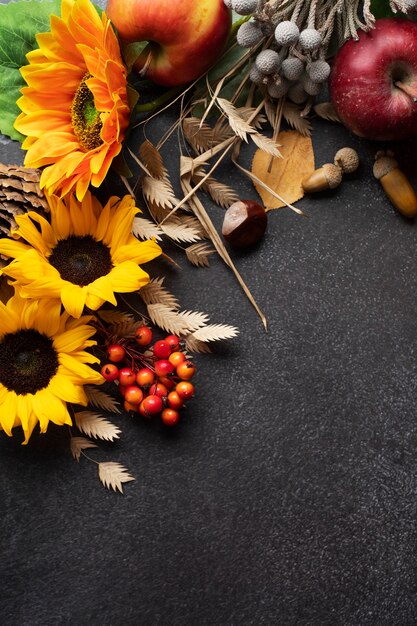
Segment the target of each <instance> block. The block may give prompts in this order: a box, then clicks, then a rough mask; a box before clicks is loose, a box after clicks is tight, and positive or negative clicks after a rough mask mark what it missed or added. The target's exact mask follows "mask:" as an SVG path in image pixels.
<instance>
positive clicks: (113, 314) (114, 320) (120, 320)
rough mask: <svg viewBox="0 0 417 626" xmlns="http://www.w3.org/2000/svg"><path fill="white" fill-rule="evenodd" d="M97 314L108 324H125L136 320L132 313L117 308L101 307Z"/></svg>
mask: <svg viewBox="0 0 417 626" xmlns="http://www.w3.org/2000/svg"><path fill="white" fill-rule="evenodd" d="M97 315H98V316H99V317H101V319H102V320H104V321H105V322H107V323H108V324H124V323H126V322H133V321H134V320H135V318H134V317H133V315H132V314H131V313H125V312H124V311H118V310H117V309H111V310H110V309H99V310H98V311H97Z"/></svg>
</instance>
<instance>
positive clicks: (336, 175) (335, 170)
mask: <svg viewBox="0 0 417 626" xmlns="http://www.w3.org/2000/svg"><path fill="white" fill-rule="evenodd" d="M321 169H322V170H323V173H324V175H325V177H326V180H327V182H328V184H329V189H335V188H336V187H338V186H339V185H340V183H341V182H342V169H341V168H340V167H339V166H338V165H334V164H333V163H325V164H324V165H323V166H322V168H321Z"/></svg>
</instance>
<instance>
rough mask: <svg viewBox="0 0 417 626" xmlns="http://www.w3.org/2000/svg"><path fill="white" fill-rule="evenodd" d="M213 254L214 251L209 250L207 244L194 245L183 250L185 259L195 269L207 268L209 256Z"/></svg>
mask: <svg viewBox="0 0 417 626" xmlns="http://www.w3.org/2000/svg"><path fill="white" fill-rule="evenodd" d="M214 253H215V250H213V248H210V247H209V245H208V244H207V243H195V244H193V245H192V246H188V248H186V249H185V254H186V256H187V259H188V260H189V261H190V263H192V264H193V265H196V266H197V267H209V266H210V262H209V255H210V254H214Z"/></svg>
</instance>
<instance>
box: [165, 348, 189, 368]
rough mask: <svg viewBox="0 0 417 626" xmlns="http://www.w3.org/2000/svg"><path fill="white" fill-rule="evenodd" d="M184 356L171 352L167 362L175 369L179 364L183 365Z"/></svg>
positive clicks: (180, 353) (181, 353)
mask: <svg viewBox="0 0 417 626" xmlns="http://www.w3.org/2000/svg"><path fill="white" fill-rule="evenodd" d="M185 359H186V356H185V354H184V353H183V352H178V351H177V352H173V353H172V354H170V355H169V357H168V361H169V362H170V363H172V365H173V366H174V367H177V366H178V365H179V364H180V363H184V361H185Z"/></svg>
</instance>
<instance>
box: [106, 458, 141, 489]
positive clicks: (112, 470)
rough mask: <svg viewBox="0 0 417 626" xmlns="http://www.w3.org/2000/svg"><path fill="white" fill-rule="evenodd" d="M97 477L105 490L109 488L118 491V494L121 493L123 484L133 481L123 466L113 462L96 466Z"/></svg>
mask: <svg viewBox="0 0 417 626" xmlns="http://www.w3.org/2000/svg"><path fill="white" fill-rule="evenodd" d="M98 477H99V479H100V480H101V482H102V483H103V485H104V486H105V487H107V489H110V488H111V489H113V490H114V491H120V493H123V487H122V484H123V483H128V482H130V481H131V480H135V479H134V477H133V476H131V475H130V474H129V473H128V470H127V469H126V468H125V467H123V465H121V464H120V463H114V462H113V461H108V462H107V463H99V464H98Z"/></svg>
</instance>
